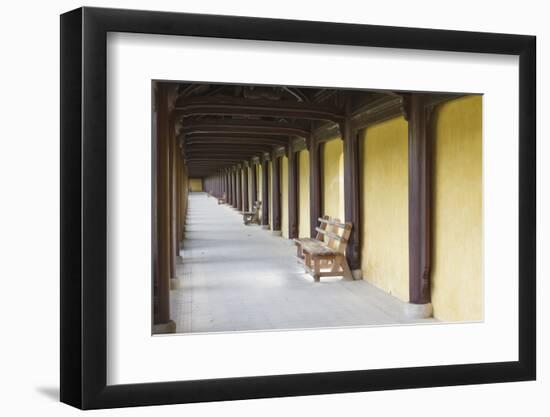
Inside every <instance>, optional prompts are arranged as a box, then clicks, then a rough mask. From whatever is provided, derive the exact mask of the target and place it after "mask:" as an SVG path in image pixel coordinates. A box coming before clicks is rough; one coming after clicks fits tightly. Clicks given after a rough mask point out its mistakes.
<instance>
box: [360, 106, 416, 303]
mask: <svg viewBox="0 0 550 417" xmlns="http://www.w3.org/2000/svg"><path fill="white" fill-rule="evenodd" d="M360 145H361V153H362V158H361V161H362V163H361V171H362V172H361V176H362V181H361V184H362V187H361V192H362V201H363V204H362V205H361V209H362V231H361V235H362V242H363V243H362V249H361V270H362V272H363V278H364V279H366V280H367V281H369V282H371V283H372V284H374V285H376V286H377V287H379V288H381V289H383V290H384V291H386V292H388V293H391V294H393V295H394V296H396V297H398V298H399V299H401V300H403V301H408V300H409V245H408V239H409V237H408V236H409V234H408V216H409V214H408V209H409V206H408V204H409V203H408V163H407V161H408V123H407V121H406V120H405V119H404V118H403V117H398V118H395V119H391V120H388V121H386V122H382V123H379V124H376V125H373V126H372V127H369V128H368V129H366V130H365V131H364V136H363V138H362V141H361V143H360Z"/></svg>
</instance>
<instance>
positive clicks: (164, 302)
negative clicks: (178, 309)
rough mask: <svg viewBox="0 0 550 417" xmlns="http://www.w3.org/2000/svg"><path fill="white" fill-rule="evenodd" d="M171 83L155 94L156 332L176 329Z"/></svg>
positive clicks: (154, 320) (160, 85) (154, 269)
mask: <svg viewBox="0 0 550 417" xmlns="http://www.w3.org/2000/svg"><path fill="white" fill-rule="evenodd" d="M168 103H169V91H168V87H167V86H166V85H163V84H158V85H157V88H156V94H155V110H156V111H155V113H156V117H154V118H155V119H156V129H155V133H156V134H155V135H154V140H155V142H156V144H155V145H156V146H155V147H154V149H155V152H156V155H155V172H156V181H155V189H154V190H153V191H154V193H155V203H156V204H155V209H154V215H156V218H154V220H153V221H154V227H153V230H154V238H155V245H154V246H155V250H154V253H153V264H154V268H153V279H154V284H155V285H154V294H155V301H156V302H155V303H154V304H155V305H154V309H153V310H154V311H153V324H154V329H153V331H154V332H169V331H170V330H172V331H174V330H175V326H173V329H172V325H173V322H172V321H171V320H170V246H171V245H170V133H169V131H170V117H169V107H168Z"/></svg>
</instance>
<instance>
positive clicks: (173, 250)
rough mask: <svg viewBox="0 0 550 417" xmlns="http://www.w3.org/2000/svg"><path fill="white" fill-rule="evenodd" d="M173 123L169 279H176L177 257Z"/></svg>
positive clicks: (172, 137)
mask: <svg viewBox="0 0 550 417" xmlns="http://www.w3.org/2000/svg"><path fill="white" fill-rule="evenodd" d="M175 129H176V128H175V125H174V121H173V120H171V121H170V278H171V279H174V278H176V259H177V256H178V255H179V249H178V246H179V245H178V238H177V233H178V232H177V222H176V217H177V214H176V213H177V204H176V200H177V191H176V176H177V167H176V164H177V162H176V158H177V149H178V147H177V143H176V142H177V140H176V130H175Z"/></svg>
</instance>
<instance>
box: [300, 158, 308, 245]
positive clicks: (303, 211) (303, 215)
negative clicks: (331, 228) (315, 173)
mask: <svg viewBox="0 0 550 417" xmlns="http://www.w3.org/2000/svg"><path fill="white" fill-rule="evenodd" d="M309 219H310V217H309V151H308V150H303V151H300V152H299V153H298V236H299V237H310V236H309Z"/></svg>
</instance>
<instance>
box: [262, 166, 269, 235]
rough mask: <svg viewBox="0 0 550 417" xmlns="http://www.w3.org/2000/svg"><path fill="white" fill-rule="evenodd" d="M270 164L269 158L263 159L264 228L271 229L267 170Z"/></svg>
mask: <svg viewBox="0 0 550 417" xmlns="http://www.w3.org/2000/svg"><path fill="white" fill-rule="evenodd" d="M268 169H269V162H268V158H267V157H265V156H264V157H263V158H262V228H264V229H269V185H268V184H267V180H268V178H269V176H268V173H267V170H268Z"/></svg>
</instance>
